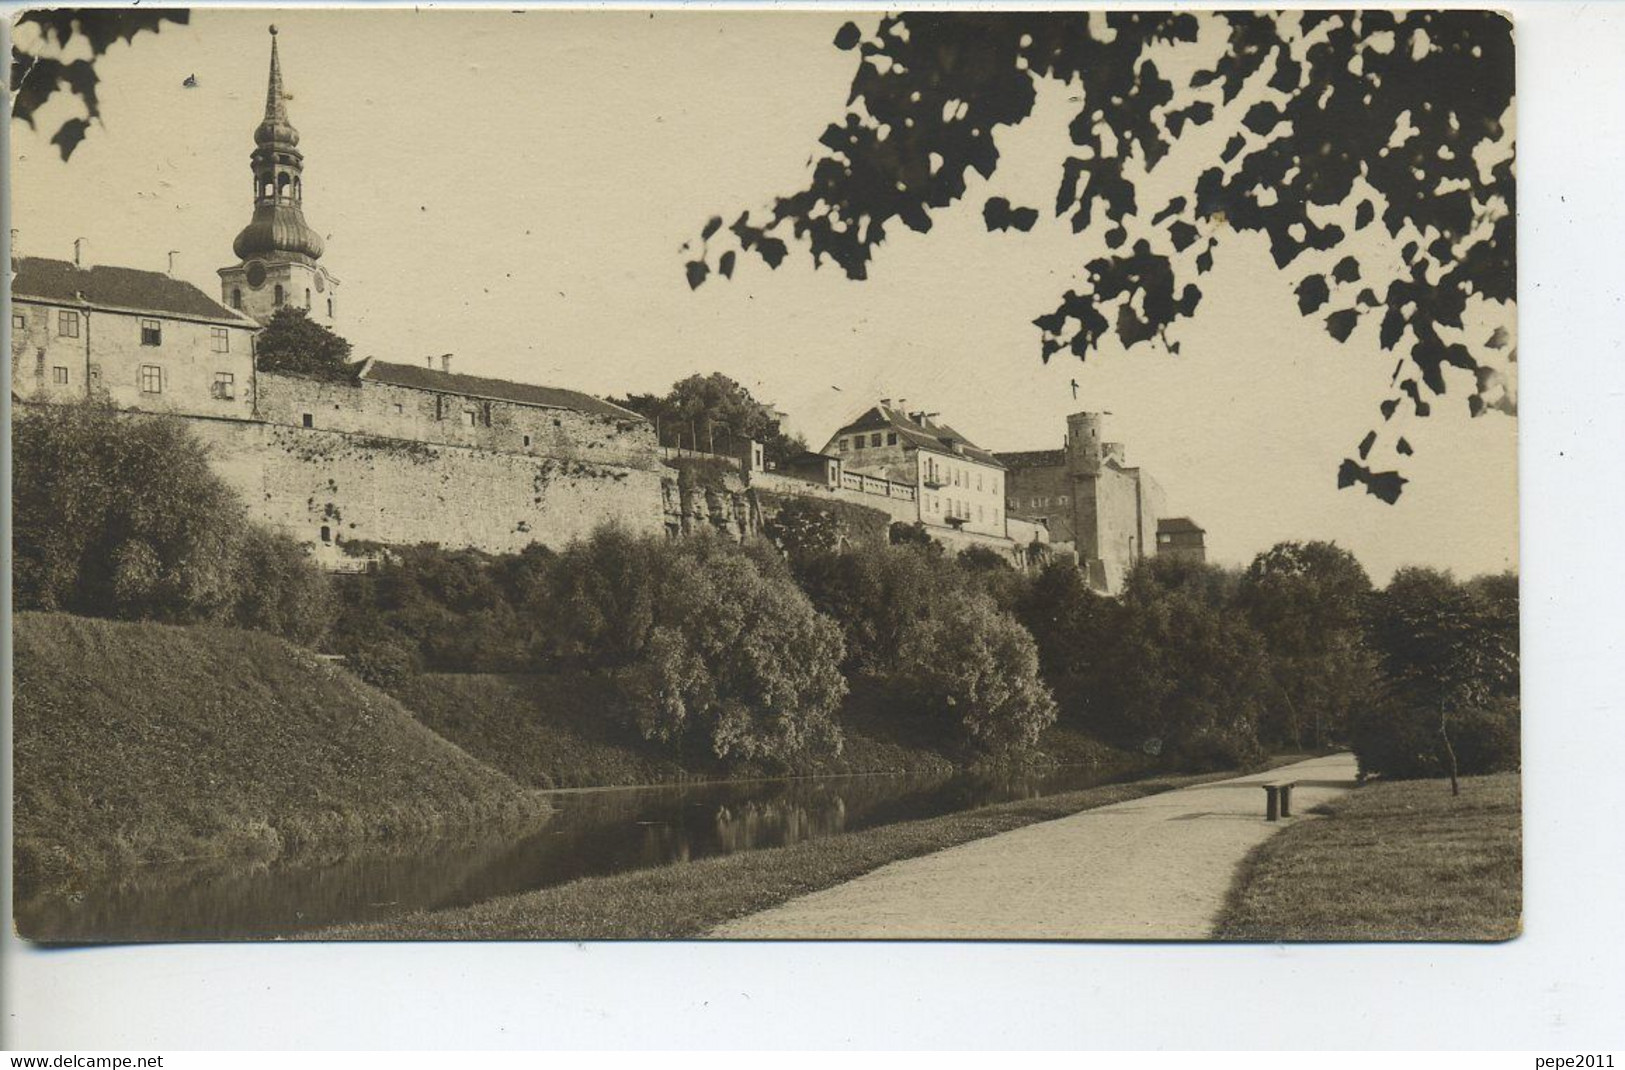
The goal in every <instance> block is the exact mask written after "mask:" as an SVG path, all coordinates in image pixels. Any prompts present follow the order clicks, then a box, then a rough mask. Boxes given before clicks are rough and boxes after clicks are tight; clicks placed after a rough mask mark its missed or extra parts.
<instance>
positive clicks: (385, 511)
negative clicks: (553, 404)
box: [182, 417, 663, 566]
mask: <svg viewBox="0 0 1625 1070" xmlns="http://www.w3.org/2000/svg"><path fill="white" fill-rule="evenodd" d="M182 418H183V419H186V420H187V422H188V424H190V425H191V427H192V429H193V430H194V431H195V432H196V433H197V435H198V437H199V438H201V439H202V440H203V441H204V442H205V443H207V444H208V446H209V449H210V455H211V463H212V464H213V466H214V468H215V470H216V471H217V472H219V474H220V475H221V477H222V478H223V479H225V481H226V482H227V483H228V484H230V485H231V487H232V488H233V489H234V490H236V491H237V493H238V494H240V495H241V496H242V498H243V500H244V502H245V503H247V506H248V509H249V512H250V514H251V515H252V516H253V517H254V519H256V520H258V521H260V522H261V523H264V524H267V525H269V526H272V527H275V528H278V529H280V530H282V531H285V532H287V533H288V534H290V535H292V536H293V537H294V538H296V539H298V540H299V541H301V542H305V543H308V544H311V545H312V546H314V547H315V552H316V555H317V557H318V559H319V560H322V561H323V562H324V563H325V564H328V565H329V566H338V565H341V564H342V563H343V562H344V561H345V559H346V557H347V556H348V555H347V554H346V550H345V544H346V543H348V544H351V548H352V549H354V548H355V544H366V543H385V544H393V545H409V544H415V543H438V544H440V545H441V546H445V547H448V548H476V549H481V550H485V551H488V552H492V553H501V552H511V551H517V550H520V549H523V548H524V547H526V546H528V545H530V544H531V543H533V542H536V543H541V544H543V545H545V546H552V547H560V546H563V545H564V544H566V543H568V542H569V541H570V540H571V539H573V538H577V537H582V536H585V535H587V534H589V533H590V532H591V531H592V530H593V528H595V527H596V526H598V525H599V524H601V523H604V522H606V521H615V522H619V523H621V524H624V525H626V526H627V527H628V528H630V529H632V530H634V531H639V532H658V531H660V530H662V526H663V521H662V515H661V500H662V499H661V473H660V472H659V471H658V470H657V469H655V468H653V467H650V468H638V467H630V466H626V465H616V464H604V463H594V462H589V461H584V460H573V459H569V458H558V457H536V456H529V455H525V454H519V453H508V452H500V451H494V450H486V449H479V448H474V447H468V446H458V445H447V444H442V443H426V442H419V441H412V440H408V439H396V438H387V437H384V436H379V435H368V434H357V433H351V432H345V431H338V430H332V429H326V428H313V429H306V428H303V427H289V426H286V425H282V424H267V423H258V422H247V421H233V420H211V419H207V418H198V417H182Z"/></svg>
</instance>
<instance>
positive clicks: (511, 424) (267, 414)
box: [258, 372, 660, 471]
mask: <svg viewBox="0 0 1625 1070" xmlns="http://www.w3.org/2000/svg"><path fill="white" fill-rule="evenodd" d="M258 417H259V419H261V420H265V421H268V422H270V423H275V424H285V425H287V426H289V427H304V426H305V425H306V423H307V418H308V423H309V425H310V426H311V427H313V428H315V429H317V430H332V431H344V432H349V433H352V434H361V435H373V436H382V437H387V438H397V439H407V440H410V441H415V442H428V443H436V444H444V445H449V446H466V447H469V448H473V449H479V450H492V451H501V452H505V453H517V454H522V455H526V456H530V457H549V458H553V459H555V460H571V461H583V462H586V463H590V464H607V465H621V466H629V467H635V468H645V469H649V470H651V471H654V470H657V468H658V465H659V461H660V458H659V446H658V445H657V443H656V442H655V435H654V428H653V427H652V426H651V425H650V424H649V422H648V421H646V420H643V419H641V418H638V417H634V416H626V417H617V416H612V415H607V414H600V413H585V412H576V411H574V410H572V409H554V408H544V407H541V406H537V405H521V404H518V403H515V402H510V401H497V400H483V399H479V398H470V397H464V396H462V395H458V394H442V393H437V392H435V391H430V390H419V389H415V388H413V387H403V386H395V385H393V384H391V383H379V382H372V381H368V380H361V381H360V382H356V381H351V380H344V381H340V382H329V381H325V380H320V379H309V378H304V377H302V376H293V375H275V374H269V373H265V372H262V373H260V376H259V406H258Z"/></svg>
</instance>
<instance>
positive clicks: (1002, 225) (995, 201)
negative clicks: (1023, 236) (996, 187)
mask: <svg viewBox="0 0 1625 1070" xmlns="http://www.w3.org/2000/svg"><path fill="white" fill-rule="evenodd" d="M982 219H983V221H984V222H986V224H987V229H988V230H1020V231H1028V230H1032V229H1033V224H1035V223H1037V222H1038V209H1036V208H1012V207H1010V202H1009V201H1008V200H1007V199H1005V198H1003V197H989V198H988V199H987V203H986V204H985V205H983V206H982Z"/></svg>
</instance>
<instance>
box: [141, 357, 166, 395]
mask: <svg viewBox="0 0 1625 1070" xmlns="http://www.w3.org/2000/svg"><path fill="white" fill-rule="evenodd" d="M141 392H142V393H143V394H162V393H163V392H164V370H163V369H162V368H160V367H159V366H158V365H156V364H143V365H141Z"/></svg>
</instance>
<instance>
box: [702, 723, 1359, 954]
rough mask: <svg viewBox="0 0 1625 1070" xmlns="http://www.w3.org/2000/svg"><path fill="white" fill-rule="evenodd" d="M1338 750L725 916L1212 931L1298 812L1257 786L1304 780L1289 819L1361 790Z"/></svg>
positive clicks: (1147, 934) (740, 932)
mask: <svg viewBox="0 0 1625 1070" xmlns="http://www.w3.org/2000/svg"><path fill="white" fill-rule="evenodd" d="M1354 774H1355V764H1354V757H1353V756H1352V755H1349V754H1334V755H1330V756H1328V757H1325V758H1314V759H1311V760H1310V761H1306V762H1299V763H1297V764H1296V765H1290V766H1285V767H1283V768H1280V769H1274V770H1271V771H1270V772H1267V773H1257V774H1254V775H1252V776H1245V777H1238V778H1237V779H1235V780H1224V781H1219V782H1217V783H1213V784H1204V785H1201V786H1200V787H1194V788H1182V789H1180V790H1179V791H1171V792H1167V793H1165V794H1162V795H1151V796H1147V797H1146V798H1143V799H1135V800H1132V801H1130V802H1124V803H1117V804H1115V805H1112V806H1104V807H1101V808H1100V809H1098V810H1085V811H1084V812H1082V813H1079V814H1074V815H1072V816H1071V817H1063V818H1061V819H1059V820H1056V821H1046V822H1044V823H1042V824H1038V825H1029V826H1028V827H1026V828H1023V829H1017V830H1016V831H1014V832H1006V833H1002V834H1000V835H998V836H991V837H989V838H987V839H985V840H976V841H974V842H971V843H966V844H961V845H960V846H958V847H952V848H949V849H948V850H945V851H938V852H936V853H935V854H930V855H925V856H923V857H921V858H911V859H908V860H906V861H902V862H893V863H892V864H891V865H889V866H883V867H881V868H880V869H877V870H875V871H874V872H873V873H869V874H866V875H864V876H862V877H859V878H858V879H857V880H854V881H849V882H847V883H846V884H841V885H837V886H836V887H834V888H829V889H826V890H824V891H822V892H815V893H813V894H812V895H807V896H803V897H801V898H800V899H794V900H791V901H790V902H788V903H785V904H784V905H782V906H778V907H775V908H773V909H772V910H765V911H762V912H761V913H759V914H752V915H750V916H748V917H744V918H740V919H738V920H737V921H733V922H730V923H728V924H727V925H724V926H722V927H720V928H718V929H716V930H715V931H713V932H712V933H711V934H710V935H711V936H713V937H718V938H724V939H744V940H751V939H756V940H774V939H825V940H871V939H873V940H911V939H913V940H928V939H978V938H980V939H998V940H1024V939H1025V940H1057V939H1060V940H1133V939H1151V940H1190V939H1203V938H1205V937H1206V936H1207V935H1208V932H1209V930H1210V928H1211V926H1212V923H1213V920H1214V918H1215V917H1216V916H1217V914H1218V911H1219V908H1220V907H1221V906H1222V905H1223V903H1224V896H1225V892H1226V891H1227V890H1228V889H1229V887H1230V881H1231V878H1232V876H1233V875H1234V873H1235V870H1236V866H1237V865H1238V864H1239V863H1240V862H1241V860H1242V859H1243V858H1244V857H1245V856H1246V854H1247V852H1248V851H1249V850H1250V849H1251V848H1252V847H1253V846H1255V845H1256V844H1258V843H1261V842H1262V841H1263V840H1264V839H1266V838H1267V837H1268V836H1270V835H1271V834H1272V833H1274V832H1275V831H1277V830H1279V829H1280V828H1283V827H1285V826H1286V825H1288V824H1291V823H1292V821H1296V820H1302V817H1301V816H1294V817H1293V818H1291V819H1288V820H1283V821H1279V822H1276V823H1274V824H1270V823H1268V822H1266V821H1265V820H1264V792H1263V790H1262V789H1261V788H1260V787H1259V785H1260V784H1264V783H1269V782H1272V781H1276V780H1295V781H1298V782H1299V786H1298V787H1297V788H1296V789H1295V790H1294V791H1293V796H1292V809H1293V813H1294V815H1302V814H1304V813H1305V812H1307V811H1308V810H1309V808H1310V807H1312V806H1314V805H1316V804H1317V803H1321V802H1324V801H1326V800H1327V799H1330V798H1332V797H1334V796H1336V795H1339V794H1341V793H1342V792H1344V791H1346V790H1348V789H1349V788H1351V787H1353V786H1354Z"/></svg>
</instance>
